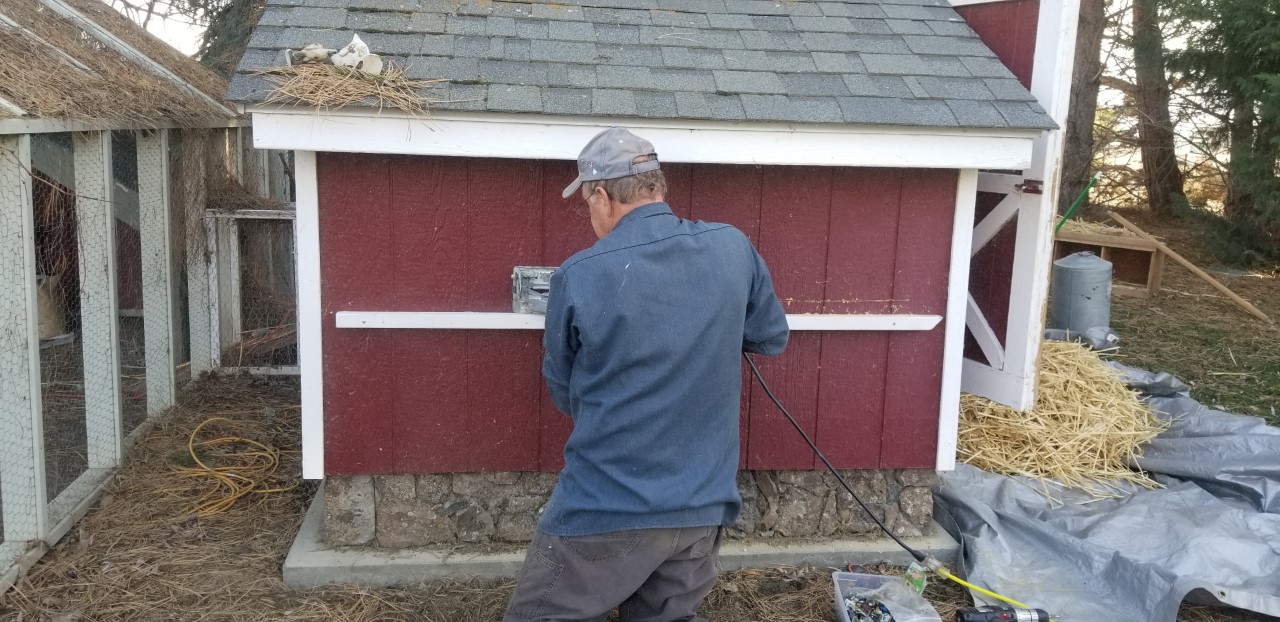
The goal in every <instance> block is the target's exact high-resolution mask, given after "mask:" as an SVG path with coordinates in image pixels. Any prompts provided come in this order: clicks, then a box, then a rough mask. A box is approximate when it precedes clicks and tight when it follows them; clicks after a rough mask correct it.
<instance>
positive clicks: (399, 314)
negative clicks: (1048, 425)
mask: <svg viewBox="0 0 1280 622" xmlns="http://www.w3.org/2000/svg"><path fill="white" fill-rule="evenodd" d="M966 265H967V263H966ZM335 315H336V318H335V322H336V326H337V327H338V328H414V329H419V328H420V329H442V330H452V329H482V330H494V329H496V330H542V328H543V325H544V322H545V321H546V316H543V315H539V314H534V313H479V312H467V311H461V312H431V311H339V312H338V313H336V314H335ZM940 321H942V317H941V316H938V315H893V314H883V315H876V314H861V315H860V314H850V315H835V314H823V315H817V314H812V315H809V314H792V315H788V316H787V324H788V326H789V327H790V328H791V330H840V331H846V330H861V331H920V330H931V329H933V327H935V326H937V325H938V323H939V322H940Z"/></svg>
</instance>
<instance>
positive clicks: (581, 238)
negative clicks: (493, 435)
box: [538, 160, 596, 472]
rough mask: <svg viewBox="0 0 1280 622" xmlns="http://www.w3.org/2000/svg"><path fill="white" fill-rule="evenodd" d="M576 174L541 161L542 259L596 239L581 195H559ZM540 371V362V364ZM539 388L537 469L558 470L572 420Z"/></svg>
mask: <svg viewBox="0 0 1280 622" xmlns="http://www.w3.org/2000/svg"><path fill="white" fill-rule="evenodd" d="M577 175H578V169H577V165H576V164H575V163H574V162H571V161H562V160H545V161H543V163H542V178H543V180H544V182H543V184H542V195H541V197H540V198H541V205H542V219H543V238H542V262H541V265H544V266H559V265H560V264H562V263H564V261H565V260H566V259H568V258H569V257H570V256H571V255H573V254H574V253H576V252H578V251H580V250H582V249H585V248H588V247H590V246H591V245H592V244H595V242H596V235H595V233H594V232H593V231H592V230H591V221H590V219H589V218H588V216H587V206H586V204H585V203H583V202H582V199H581V197H578V196H573V197H570V198H568V199H565V198H562V197H561V196H560V193H561V192H562V191H563V190H564V187H565V186H566V185H568V184H569V182H571V181H573V179H574V178H575V177H577ZM539 373H541V366H539ZM538 384H539V385H540V386H541V387H542V388H541V390H539V391H538V469H539V470H541V471H551V472H555V471H559V470H560V469H561V468H563V467H564V445H565V442H566V441H568V440H569V433H570V432H572V431H573V421H572V420H570V419H569V416H568V415H566V414H565V413H562V412H560V411H559V410H558V409H557V408H556V406H555V404H554V403H553V402H552V401H551V395H550V394H548V393H547V388H546V383H545V382H543V381H541V380H539V382H538Z"/></svg>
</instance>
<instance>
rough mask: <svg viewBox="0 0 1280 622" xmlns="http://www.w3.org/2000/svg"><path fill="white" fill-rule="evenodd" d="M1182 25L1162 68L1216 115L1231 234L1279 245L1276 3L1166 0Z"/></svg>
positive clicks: (1264, 248) (1270, 250)
mask: <svg viewBox="0 0 1280 622" xmlns="http://www.w3.org/2000/svg"><path fill="white" fill-rule="evenodd" d="M1171 8H1172V12H1171V14H1172V15H1173V16H1174V17H1175V18H1176V19H1180V20H1183V21H1184V22H1185V23H1186V24H1187V25H1188V26H1189V27H1188V29H1187V30H1188V32H1189V35H1188V37H1187V39H1186V47H1185V49H1183V50H1181V51H1177V52H1175V53H1173V54H1172V55H1171V57H1170V67H1171V68H1172V69H1173V70H1174V71H1175V72H1176V74H1177V76H1178V79H1179V80H1180V81H1181V82H1183V83H1185V85H1186V88H1188V89H1191V90H1193V91H1194V92H1195V96H1196V98H1197V99H1198V100H1199V101H1201V102H1203V104H1204V108H1205V112H1206V114H1209V115H1212V116H1213V117H1216V118H1217V119H1219V120H1220V121H1221V122H1222V132H1221V137H1220V138H1221V139H1222V140H1223V141H1224V143H1225V145H1226V150H1227V152H1228V154H1229V158H1230V159H1229V162H1228V164H1227V169H1228V170H1227V186H1228V187H1227V196H1226V200H1225V203H1224V205H1225V215H1226V218H1227V220H1228V221H1229V222H1230V223H1231V225H1232V226H1233V230H1234V233H1235V234H1236V236H1237V237H1238V238H1241V239H1240V240H1239V241H1241V242H1243V243H1245V244H1248V245H1249V246H1251V247H1252V250H1253V251H1255V252H1258V253H1262V254H1267V255H1274V254H1275V253H1276V252H1277V250H1280V245H1278V242H1280V174H1278V170H1277V166H1278V165H1280V3H1277V2H1261V1H1258V0H1172V3H1171Z"/></svg>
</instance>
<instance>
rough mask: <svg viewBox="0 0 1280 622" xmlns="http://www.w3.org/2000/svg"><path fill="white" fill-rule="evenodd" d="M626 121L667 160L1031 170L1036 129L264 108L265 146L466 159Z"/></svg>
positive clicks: (547, 150) (556, 146)
mask: <svg viewBox="0 0 1280 622" xmlns="http://www.w3.org/2000/svg"><path fill="white" fill-rule="evenodd" d="M611 125H626V126H628V127H631V128H634V129H635V130H636V131H637V132H638V133H640V134H641V135H643V136H644V138H646V139H648V140H649V141H650V142H652V143H653V144H654V145H655V146H657V149H658V154H659V157H660V158H661V159H662V160H663V161H665V162H687V163H701V164H755V165H811V166H864V167H901V168H994V169H1022V168H1025V167H1026V166H1028V165H1029V164H1030V162H1031V147H1032V141H1033V139H1034V137H1035V136H1037V135H1039V132H1036V131H1010V130H1003V131H999V132H983V131H972V130H961V129H948V128H938V129H934V128H904V127H898V128H870V127H867V126H862V127H857V126H840V125H831V126H826V127H823V128H820V129H821V131H818V129H819V128H817V126H812V125H798V124H785V123H728V122H721V123H714V122H688V123H686V122H683V121H673V122H667V123H666V124H660V123H658V122H654V121H648V122H641V120H638V119H612V118H578V117H556V116H551V115H540V116H531V115H530V116H516V115H492V116H461V115H459V116H446V115H444V114H440V115H436V116H433V117H432V118H430V119H413V118H408V117H403V116H392V115H382V114H376V113H369V114H366V115H364V116H352V115H343V114H319V113H316V112H314V111H309V110H296V109H275V110H270V111H267V110H262V109H260V108H259V109H255V111H254V112H253V143H254V147H256V148H258V149H303V150H311V151H334V152H347V153H390V154H410V155H437V156H457V157H492V158H517V159H539V160H542V159H551V160H576V159H577V157H578V152H579V151H580V150H581V149H582V146H583V145H585V144H586V143H587V141H589V140H590V139H591V138H592V137H593V136H594V135H595V134H596V133H597V132H599V131H600V130H601V129H603V128H606V127H609V126H611Z"/></svg>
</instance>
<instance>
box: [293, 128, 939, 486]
mask: <svg viewBox="0 0 1280 622" xmlns="http://www.w3.org/2000/svg"><path fill="white" fill-rule="evenodd" d="M663 169H664V171H666V173H667V177H668V180H669V185H670V188H669V192H668V196H667V199H668V202H669V203H671V204H672V207H673V209H674V210H675V211H676V213H677V214H678V215H680V216H682V217H687V218H695V219H700V220H710V221H719V222H728V223H730V224H733V225H735V226H737V227H738V228H740V229H741V230H742V231H743V232H744V233H746V234H747V235H748V236H749V237H750V238H751V239H752V241H753V242H755V243H756V244H757V246H758V248H760V251H761V253H762V254H763V255H764V257H765V260H766V261H767V262H768V263H769V265H770V269H771V270H772V272H773V277H774V283H775V286H776V288H777V291H778V294H779V297H780V298H782V299H783V300H784V302H785V304H786V307H787V311H788V312H789V313H902V314H936V315H943V313H944V311H945V307H946V293H947V274H948V269H949V263H950V243H951V227H952V222H953V214H954V209H955V187H956V181H957V177H956V175H957V173H956V172H955V171H950V170H915V169H912V170H897V169H850V168H812V167H756V166H723V165H682V164H664V165H663ZM317 172H318V177H319V203H320V254H321V288H322V289H321V296H322V309H323V313H324V319H323V331H324V335H323V343H324V368H325V373H324V400H325V432H324V438H325V472H326V473H327V474H331V475H343V474H363V473H425V472H446V471H500V470H516V471H520V470H547V471H554V470H558V469H559V468H560V467H561V466H562V455H561V451H562V449H563V446H564V441H565V439H566V438H568V434H569V431H570V422H569V420H568V418H567V417H565V416H564V415H562V414H560V413H559V412H557V411H556V409H555V407H554V406H553V405H552V404H551V400H550V398H549V397H548V396H547V395H546V391H545V388H544V387H543V384H542V379H541V375H540V362H541V355H542V353H541V342H540V340H541V332H539V331H519V330H464V331H432V330H394V329H350V328H344V329H339V328H336V327H335V325H334V314H335V313H336V312H338V311H498V312H508V311H510V308H511V291H510V275H511V268H512V267H513V266H516V265H548V266H550V265H558V264H560V263H561V262H562V261H564V259H566V258H567V257H568V256H569V255H571V254H573V253H574V252H576V251H578V250H580V249H582V248H585V247H587V246H589V245H590V244H591V243H592V242H594V239H595V238H594V235H593V234H592V232H591V227H590V223H589V221H588V220H587V219H586V218H585V217H583V216H580V215H578V214H577V213H575V209H574V208H573V207H572V205H571V203H569V202H566V201H564V200H562V199H561V198H560V190H561V189H562V188H563V185H564V183H566V180H569V179H572V178H573V176H574V174H575V171H574V167H573V164H572V163H571V162H560V161H546V162H529V161H519V160H495V159H467V158H443V157H419V156H381V155H363V154H329V153H321V154H318V155H317ZM792 335H793V341H792V344H791V346H790V347H789V348H788V349H787V352H786V353H785V354H783V355H782V356H780V357H778V358H776V359H763V358H762V359H761V361H762V363H763V364H762V365H761V367H762V372H763V373H764V374H765V375H766V377H767V378H768V379H769V381H770V383H771V385H772V386H773V387H774V389H775V391H776V392H777V393H778V394H779V397H780V398H781V399H782V400H783V401H784V403H786V404H787V406H788V407H789V408H790V409H791V411H792V412H793V413H794V414H795V415H796V416H797V417H798V418H799V419H800V421H801V422H802V424H803V425H804V427H805V428H806V430H807V431H808V432H809V433H810V434H812V435H814V436H815V440H816V441H817V443H818V444H819V445H820V446H821V447H822V449H823V450H824V451H825V452H827V454H828V456H830V458H831V459H832V461H833V462H835V463H836V464H837V465H838V466H842V467H849V468H880V467H884V468H891V467H923V468H932V467H933V466H934V463H935V460H936V456H935V454H936V444H937V433H938V428H937V426H938V410H939V399H940V385H941V374H942V348H943V324H941V323H940V324H939V325H938V326H937V327H935V328H934V329H933V330H931V331H928V332H915V333H912V332H894V333H889V332H834V331H833V332H823V333H819V332H802V331H797V332H795V333H792ZM746 381H747V378H746V376H745V375H744V387H746V388H745V390H744V392H743V399H742V413H743V414H742V424H741V425H742V428H741V430H742V446H743V456H742V462H741V464H742V466H743V467H744V468H750V469H810V468H814V466H815V463H814V458H813V456H812V454H811V453H810V452H809V451H808V448H807V447H805V446H804V444H803V441H801V440H800V439H799V438H798V437H797V435H796V434H795V432H794V430H792V429H791V428H790V425H789V424H788V423H787V422H786V421H785V419H783V418H782V416H781V414H779V413H778V412H777V411H776V409H775V408H774V406H773V404H772V403H770V402H769V401H768V399H767V398H766V397H765V396H764V395H763V392H762V391H758V390H753V387H752V386H751V384H750V383H747V382H746Z"/></svg>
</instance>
